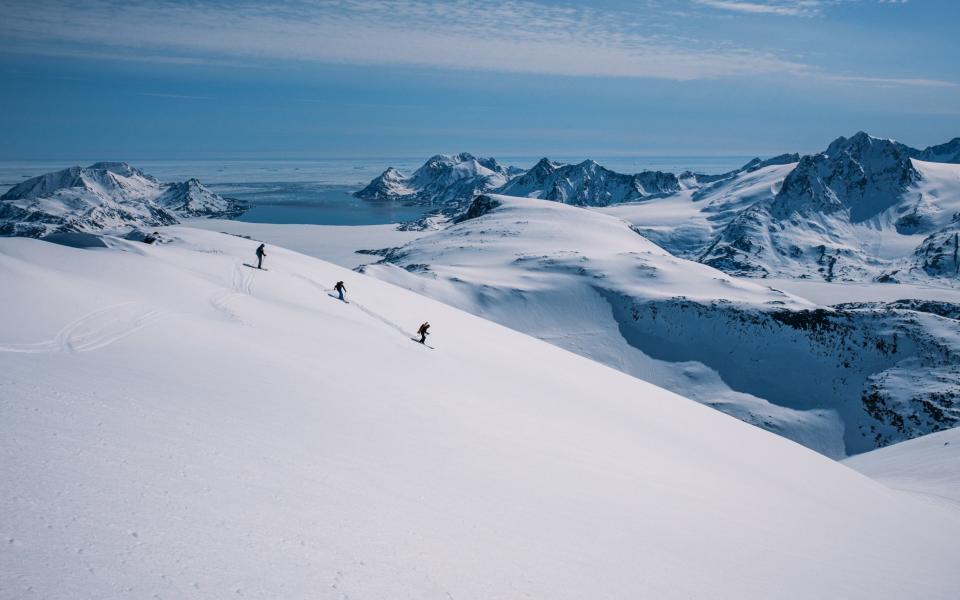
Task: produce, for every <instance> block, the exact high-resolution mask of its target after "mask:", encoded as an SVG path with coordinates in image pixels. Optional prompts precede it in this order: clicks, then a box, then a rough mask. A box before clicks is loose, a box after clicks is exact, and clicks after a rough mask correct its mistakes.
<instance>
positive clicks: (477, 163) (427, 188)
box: [354, 152, 516, 206]
mask: <svg viewBox="0 0 960 600" xmlns="http://www.w3.org/2000/svg"><path fill="white" fill-rule="evenodd" d="M515 173H516V171H513V170H511V168H509V167H505V166H503V165H501V164H500V163H498V162H497V161H496V159H493V158H477V157H475V156H473V155H472V154H468V153H466V152H464V153H461V154H457V155H454V156H447V155H443V154H438V155H436V156H434V157H432V158H430V159H429V160H427V162H426V163H424V165H423V166H422V167H420V168H419V169H417V170H416V171H414V173H413V175H411V176H409V177H407V176H405V175H403V174H402V173H400V171H398V170H396V169H394V168H393V167H390V168H388V169H387V170H386V171H384V172H383V173H382V174H381V175H380V176H378V177H377V178H375V179H374V180H373V181H371V182H370V184H369V185H367V187H365V188H363V189H362V190H360V191H358V192H355V193H354V195H355V196H356V197H358V198H363V199H366V200H395V201H407V202H417V203H420V204H430V205H436V206H443V205H445V204H448V203H457V202H462V201H467V202H469V201H470V200H471V199H472V198H473V197H474V196H475V195H477V194H479V193H483V192H486V191H489V190H492V189H495V188H498V187H500V186H502V185H503V184H504V183H506V182H507V180H508V179H509V178H510V177H511V175H513V174H515Z"/></svg>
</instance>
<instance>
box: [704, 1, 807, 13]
mask: <svg viewBox="0 0 960 600" xmlns="http://www.w3.org/2000/svg"><path fill="white" fill-rule="evenodd" d="M693 2H694V3H696V4H701V5H703V6H709V7H710V8H716V9H718V10H727V11H733V12H738V13H749V14H764V15H782V16H790V17H806V16H812V15H815V14H818V13H819V12H820V9H821V8H822V5H823V2H820V1H818V0H797V1H794V2H789V1H788V2H740V1H739V0H693Z"/></svg>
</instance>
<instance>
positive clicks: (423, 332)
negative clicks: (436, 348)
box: [417, 321, 430, 344]
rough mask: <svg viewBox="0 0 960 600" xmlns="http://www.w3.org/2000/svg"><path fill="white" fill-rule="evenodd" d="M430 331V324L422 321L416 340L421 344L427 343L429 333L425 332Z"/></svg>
mask: <svg viewBox="0 0 960 600" xmlns="http://www.w3.org/2000/svg"><path fill="white" fill-rule="evenodd" d="M428 329H430V323H428V322H426V321H424V322H423V325H421V326H420V329H418V330H417V333H419V334H420V339H419V340H418V341H419V342H420V343H421V344H426V343H427V336H428V335H430V332H429V331H427V330H428Z"/></svg>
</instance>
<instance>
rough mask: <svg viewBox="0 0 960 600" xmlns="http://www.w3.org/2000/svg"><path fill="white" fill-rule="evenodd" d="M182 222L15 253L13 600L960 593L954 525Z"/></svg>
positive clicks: (636, 385) (3, 417) (703, 413)
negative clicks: (421, 331)
mask: <svg viewBox="0 0 960 600" xmlns="http://www.w3.org/2000/svg"><path fill="white" fill-rule="evenodd" d="M165 231H166V233H165V238H166V240H165V241H167V242H168V243H161V244H155V245H146V244H142V243H138V242H133V241H127V240H121V239H116V238H108V239H107V245H108V246H109V247H107V248H97V249H76V248H69V247H65V246H59V245H54V244H50V243H46V242H42V241H38V240H33V239H26V238H15V239H9V238H8V239H0V278H2V281H3V287H2V302H3V306H4V310H3V312H2V313H0V332H2V333H0V386H2V393H0V474H2V477H0V534H2V540H0V541H2V543H3V545H4V551H3V552H2V553H0V596H3V597H4V598H29V597H40V598H78V597H92V598H105V597H137V598H150V597H160V598H183V597H200V598H225V597H255V598H265V597H277V598H306V597H310V598H331V599H333V598H338V599H339V598H346V597H351V598H364V597H366V598H397V599H399V598H411V599H413V598H416V599H426V598H444V599H447V598H458V599H460V598H485V599H489V598H519V597H531V598H550V599H562V598H570V599H578V600H579V599H582V598H640V597H646V598H658V599H671V598H737V599H738V600H742V599H767V598H786V599H789V598H797V599H809V598H845V599H861V598H862V599H870V600H877V599H884V598H888V599H897V600H900V599H903V598H925V599H944V600H946V599H952V598H955V597H956V590H957V586H958V584H960V575H958V571H957V569H956V568H955V567H956V565H955V550H956V547H957V546H956V540H957V539H958V537H960V519H958V518H957V513H956V511H955V509H953V508H951V507H946V506H936V505H930V504H929V503H927V502H924V501H922V499H919V498H918V497H917V496H915V495H913V494H907V493H903V492H897V491H893V490H890V489H888V488H886V487H884V486H882V485H880V484H879V483H876V482H874V481H872V480H870V479H868V478H867V477H864V476H862V475H860V474H859V473H856V472H855V471H853V470H851V469H849V468H847V467H845V466H843V465H842V464H838V463H836V462H834V461H831V460H829V459H827V458H826V457H824V456H822V455H819V454H817V453H815V452H812V451H810V450H808V449H806V448H803V447H801V446H799V445H797V444H794V443H792V442H790V441H788V440H785V439H783V438H781V437H778V436H776V435H773V434H771V433H769V432H766V431H763V430H761V429H758V428H755V427H752V426H750V425H747V424H745V423H742V422H740V421H738V420H736V419H733V418H730V417H728V416H726V415H723V414H721V413H719V412H717V411H714V410H710V409H708V408H706V407H704V406H702V405H700V404H698V403H696V402H692V401H690V400H687V399H685V398H682V397H680V396H677V395H675V394H673V393H670V392H667V391H665V390H663V389H661V388H658V387H656V386H653V385H651V384H648V383H645V382H643V381H640V380H637V379H635V378H633V377H630V376H628V375H625V374H623V373H620V372H618V371H616V370H613V369H610V368H607V367H605V366H603V365H600V364H597V363H595V362H592V361H590V360H587V359H585V358H582V357H579V356H577V355H575V354H572V353H569V352H567V351H565V350H562V349H560V348H556V347H554V346H552V345H550V344H547V343H544V342H542V341H539V340H536V339H533V338H531V337H527V336H525V335H522V334H520V333H517V332H514V331H511V330H509V329H506V328H504V327H501V326H499V325H496V324H493V323H491V322H488V321H484V320H482V319H479V318H477V317H473V316H470V315H468V314H466V313H464V312H461V311H459V310H457V309H454V308H452V307H449V306H446V305H444V304H441V303H439V302H436V301H433V300H430V299H427V298H424V297H422V296H418V295H416V294H413V293H411V292H408V291H405V290H402V289H400V288H397V287H394V286H392V285H389V284H387V283H384V282H380V281H377V280H374V279H372V278H368V277H364V276H362V275H358V274H356V273H353V272H351V271H348V270H345V269H343V268H340V267H336V266H333V265H331V264H329V263H326V262H323V261H320V260H316V259H313V258H308V257H305V256H303V255H300V254H297V253H294V252H292V251H287V250H283V249H281V248H277V247H273V246H268V247H267V253H268V256H267V260H266V262H265V266H266V267H268V268H269V269H270V270H269V271H258V270H255V269H252V268H249V267H247V266H245V265H244V262H249V261H250V259H251V258H252V257H253V250H254V248H255V246H256V242H254V241H251V240H246V239H242V238H239V237H235V236H229V235H224V234H219V233H213V232H205V231H200V230H196V229H190V228H170V229H167V230H165ZM651 246H652V245H651ZM650 253H651V255H652V256H658V257H662V254H658V253H656V251H655V249H654V248H653V247H651V248H650ZM658 260H660V259H658ZM663 260H668V258H667V257H663ZM704 268H706V267H704ZM341 279H342V280H344V281H345V282H346V284H347V288H348V299H349V300H350V301H351V303H350V304H344V303H341V302H339V301H337V300H335V299H333V298H331V297H330V296H329V295H328V293H329V288H330V287H331V286H332V284H333V283H334V282H335V281H337V280H341ZM716 285H717V286H722V285H729V286H730V287H731V289H733V290H734V291H735V293H738V294H746V295H759V296H763V295H765V294H768V295H773V294H774V292H770V291H763V289H762V288H760V287H759V286H740V285H738V284H734V283H730V284H725V283H723V282H719V281H718V282H717V283H716ZM787 301H793V300H791V299H789V298H787ZM425 319H429V320H430V322H431V323H432V324H433V329H432V331H433V332H434V334H433V335H432V336H431V338H430V342H431V344H432V345H435V346H436V349H435V350H431V349H429V348H425V347H422V346H420V345H418V344H416V343H414V342H412V341H411V340H410V337H411V336H412V332H413V331H414V330H415V328H416V327H417V326H418V325H419V323H420V322H422V321H423V320H425Z"/></svg>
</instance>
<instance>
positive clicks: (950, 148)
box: [907, 137, 960, 164]
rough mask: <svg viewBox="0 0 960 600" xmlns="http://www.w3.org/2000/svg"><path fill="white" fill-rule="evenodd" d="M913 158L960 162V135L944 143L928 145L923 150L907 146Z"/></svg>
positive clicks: (929, 160)
mask: <svg viewBox="0 0 960 600" xmlns="http://www.w3.org/2000/svg"><path fill="white" fill-rule="evenodd" d="M907 151H908V152H909V153H910V156H911V157H912V158H916V159H918V160H923V161H927V162H940V163H954V164H957V163H960V137H955V138H953V139H952V140H950V141H949V142H946V143H944V144H937V145H936V146H928V147H927V148H924V149H923V150H917V149H916V148H909V147H908V148H907Z"/></svg>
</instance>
